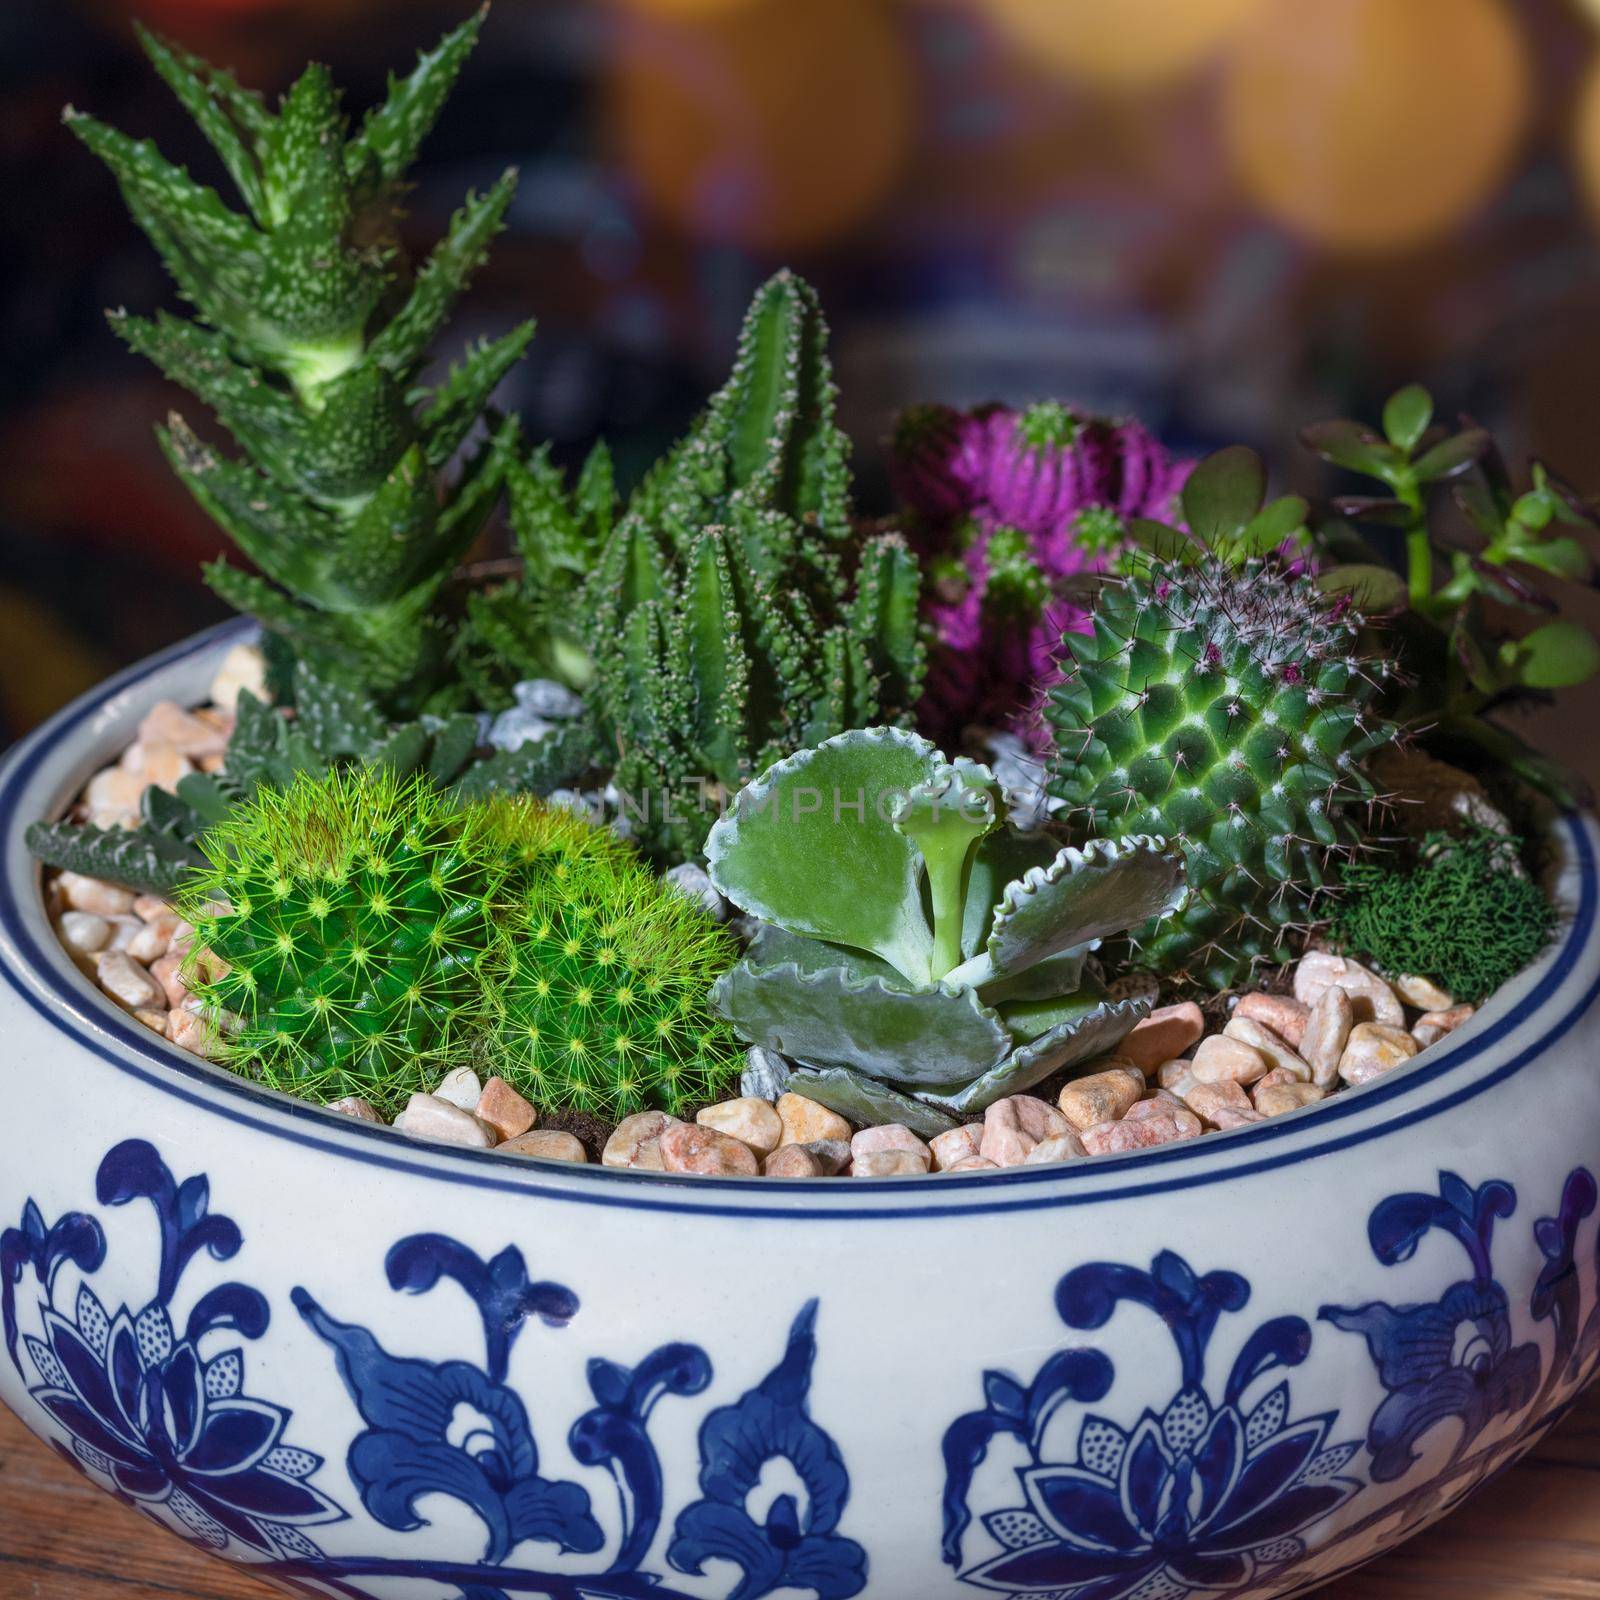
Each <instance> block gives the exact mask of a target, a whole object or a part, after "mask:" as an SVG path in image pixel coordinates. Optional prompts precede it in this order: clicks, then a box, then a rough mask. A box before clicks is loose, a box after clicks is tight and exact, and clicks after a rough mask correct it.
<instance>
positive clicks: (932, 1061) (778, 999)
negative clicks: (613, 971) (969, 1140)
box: [711, 961, 1012, 1085]
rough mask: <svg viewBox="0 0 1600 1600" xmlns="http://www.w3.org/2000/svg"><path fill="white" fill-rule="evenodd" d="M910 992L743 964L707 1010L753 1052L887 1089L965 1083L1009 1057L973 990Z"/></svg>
mask: <svg viewBox="0 0 1600 1600" xmlns="http://www.w3.org/2000/svg"><path fill="white" fill-rule="evenodd" d="M904 985H905V980H904V979H897V980H888V979H884V978H881V977H877V976H874V975H865V976H863V975H859V974H857V973H855V972H852V971H851V970H850V969H849V968H847V967H843V966H838V967H831V968H824V969H822V970H821V971H802V970H801V968H800V967H799V966H797V965H795V964H793V963H788V964H785V965H781V966H776V967H756V966H753V965H752V964H751V963H750V962H749V961H742V962H740V963H739V965H738V966H736V967H734V968H733V969H732V970H731V971H729V972H725V973H724V974H723V975H722V976H721V977H720V978H718V979H717V981H716V983H715V985H714V986H713V987H712V990H711V1003H712V1005H713V1006H714V1007H715V1008H716V1009H717V1010H718V1011H720V1012H721V1013H722V1015H723V1016H725V1017H726V1018H727V1019H728V1021H729V1022H731V1023H732V1024H733V1026H734V1028H735V1030H736V1031H737V1032H738V1034H739V1036H740V1037H741V1038H742V1039H747V1040H749V1041H750V1042H751V1043H752V1044H759V1045H765V1046H766V1048H767V1049H769V1050H777V1051H779V1052H781V1053H782V1054H783V1055H787V1056H798V1057H800V1058H801V1059H802V1060H805V1061H809V1062H813V1063H817V1064H820V1065H824V1066H847V1067H853V1068H854V1069H855V1070H856V1071H858V1072H864V1073H866V1074H867V1076H868V1077H872V1078H879V1079H882V1080H884V1081H886V1082H898V1083H918V1084H930V1083H931V1084H940V1085H949V1084H956V1083H964V1082H966V1081H967V1080H968V1079H969V1078H972V1077H974V1076H976V1075H977V1074H979V1073H982V1072H987V1071H988V1070H989V1069H990V1068H991V1067H993V1066H995V1065H997V1064H998V1063H999V1062H1000V1061H1001V1060H1002V1059H1004V1057H1005V1056H1006V1054H1007V1052H1009V1051H1010V1049H1011V1043H1012V1041H1011V1035H1010V1033H1009V1032H1008V1031H1007V1029H1006V1027H1005V1024H1004V1023H1003V1022H1001V1020H1000V1018H999V1016H998V1014H997V1013H996V1012H994V1011H992V1010H991V1009H990V1008H989V1007H988V1006H986V1005H984V1004H983V1002H982V1001H981V1000H979V998H978V997H977V995H976V994H975V993H974V992H973V991H972V990H971V989H952V988H949V987H947V986H944V985H938V986H935V987H931V988H924V989H909V988H906V987H905V986H904Z"/></svg>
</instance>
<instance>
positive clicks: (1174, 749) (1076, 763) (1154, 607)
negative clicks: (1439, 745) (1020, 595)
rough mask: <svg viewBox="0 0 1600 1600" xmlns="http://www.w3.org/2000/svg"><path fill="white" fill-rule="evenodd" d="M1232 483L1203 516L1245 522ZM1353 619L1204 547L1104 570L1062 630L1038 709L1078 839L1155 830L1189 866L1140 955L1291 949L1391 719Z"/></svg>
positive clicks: (1241, 499)
mask: <svg viewBox="0 0 1600 1600" xmlns="http://www.w3.org/2000/svg"><path fill="white" fill-rule="evenodd" d="M1198 476H1199V475H1198V474H1197V477H1198ZM1236 488H1237V492H1238V498H1237V499H1236V500H1235V501H1234V502H1233V504H1232V507H1231V509H1223V508H1220V507H1219V509H1218V510H1217V511H1216V512H1215V514H1214V515H1215V520H1216V521H1217V522H1218V523H1219V524H1228V525H1238V526H1240V527H1243V528H1245V529H1247V530H1248V529H1249V528H1250V527H1251V526H1252V524H1253V523H1255V522H1256V520H1257V519H1258V518H1260V517H1261V516H1262V515H1263V513H1262V510H1261V508H1260V506H1259V504H1258V501H1259V492H1260V490H1259V481H1258V480H1257V479H1256V478H1255V477H1254V475H1253V474H1244V475H1242V476H1241V477H1240V478H1239V479H1238V480H1237V482H1236ZM1292 509H1293V508H1291V511H1292ZM1280 516H1281V517H1282V519H1283V520H1284V521H1288V520H1290V512H1284V513H1280ZM1277 536H1278V529H1277V527H1276V525H1274V526H1273V527H1272V529H1271V532H1270V534H1265V533H1263V534H1260V535H1259V538H1258V536H1257V535H1254V534H1252V535H1249V538H1250V540H1251V542H1252V543H1256V542H1260V543H1265V542H1267V541H1268V539H1269V538H1270V539H1275V538H1276V537H1277ZM1359 634H1360V618H1359V615H1358V613H1357V612H1356V611H1355V610H1354V608H1353V607H1352V605H1351V603H1350V596H1348V595H1344V596H1341V597H1338V598H1336V599H1335V598H1331V597H1329V596H1327V595H1325V594H1323V593H1322V592H1321V591H1320V590H1319V589H1318V587H1317V584H1316V581H1315V580H1314V579H1313V578H1311V577H1309V576H1307V575H1304V574H1295V573H1293V572H1291V571H1290V570H1289V569H1288V568H1287V567H1286V566H1285V565H1284V564H1282V563H1281V562H1278V561H1276V560H1271V559H1269V560H1262V559H1259V558H1257V557H1254V556H1246V557H1244V558H1243V559H1242V560H1241V561H1239V562H1238V563H1237V564H1235V563H1233V562H1231V561H1230V560H1228V559H1226V558H1225V557H1224V556H1220V555H1215V554H1210V553H1205V552H1201V553H1199V554H1198V555H1194V556H1191V557H1188V558H1185V559H1183V560H1165V561H1163V560H1160V559H1156V558H1152V559H1150V560H1148V561H1146V562H1145V563H1144V564H1143V565H1142V567H1141V568H1140V569H1139V570H1137V571H1135V572H1132V573H1130V574H1129V575H1128V576H1126V577H1124V578H1122V579H1120V580H1117V581H1113V582H1109V583H1108V584H1107V585H1106V586H1105V587H1104V588H1103V589H1102V591H1101V593H1100V596H1099V599H1098V602H1097V605H1096V609H1095V613H1094V632H1093V633H1092V634H1091V635H1089V636H1087V637H1084V638H1077V637H1074V638H1071V639H1069V640H1068V641H1067V642H1068V644H1069V646H1070V651H1071V660H1070V662H1069V663H1068V664H1067V666H1066V667H1065V669H1064V672H1065V675H1064V677H1063V679H1062V681H1061V682H1060V683H1059V684H1057V685H1056V686H1055V687H1054V688H1053V689H1052V690H1051V691H1050V694H1049V697H1048V700H1047V702H1046V704H1045V707H1044V720H1045V723H1046V726H1047V728H1048V730H1049V733H1050V735H1051V738H1052V742H1053V751H1052V754H1051V756H1050V764H1049V771H1050V785H1051V792H1052V794H1053V795H1054V796H1055V797H1056V799H1057V800H1058V801H1059V802H1060V804H1061V807H1062V809H1061V812H1060V813H1059V816H1060V819H1061V820H1062V821H1063V822H1064V823H1065V824H1066V825H1067V826H1068V828H1069V829H1071V830H1074V831H1075V833H1076V834H1077V835H1078V836H1081V837H1093V836H1096V835H1099V834H1101V833H1104V832H1105V831H1106V830H1108V829H1138V830H1142V831H1145V832H1150V833H1159V834H1162V835H1165V836H1167V837H1170V838H1172V839H1174V840H1175V841H1177V843H1178V845H1179V846H1180V847H1181V849H1182V851H1183V856H1184V860H1185V863H1186V867H1187V874H1188V886H1189V897H1188V900H1187V902H1186V903H1185V905H1184V907H1183V908H1182V910H1181V911H1179V912H1178V913H1177V914H1176V915H1173V916H1170V917H1168V918H1166V919H1165V920H1164V921H1162V922H1152V923H1150V924H1149V925H1147V926H1145V927H1143V928H1140V929H1138V930H1136V932H1135V934H1134V940H1133V947H1132V950H1131V952H1130V953H1131V958H1132V959H1133V960H1134V961H1135V962H1136V964H1137V965H1139V966H1142V967H1146V968H1148V969H1150V970H1153V971H1155V972H1158V973H1173V974H1181V975H1183V976H1185V977H1187V978H1189V979H1192V980H1194V981H1196V982H1200V983H1204V984H1207V985H1210V986H1212V987H1216V988H1226V987H1228V986H1229V985H1231V984H1234V983H1236V982H1238V981H1240V980H1241V979H1243V978H1244V977H1246V976H1247V975H1248V974H1249V972H1250V971H1251V969H1252V968H1253V967H1254V966H1255V965H1256V964H1257V963H1259V962H1262V961H1285V960H1288V959H1289V958H1290V957H1291V956H1292V955H1294V954H1295V953H1296V952H1297V945H1296V940H1297V938H1298V937H1299V936H1301V935H1303V934H1304V933H1305V932H1306V931H1307V930H1308V929H1309V928H1310V927H1311V926H1313V925H1314V923H1315V922H1316V920H1317V918H1318V916H1319V915H1320V913H1321V909H1322V894H1323V891H1324V890H1325V888H1326V886H1327V885H1328V884H1329V882H1330V881H1333V880H1336V878H1337V866H1338V863H1339V861H1340V860H1341V859H1343V858H1345V857H1348V856H1349V855H1350V854H1351V853H1353V852H1354V851H1356V850H1357V849H1358V848H1359V847H1360V845H1361V844H1362V842H1363V839H1364V837H1365V835H1364V830H1363V820H1364V819H1363V817H1362V814H1361V813H1362V811H1363V809H1364V808H1365V807H1367V806H1368V805H1369V804H1370V803H1371V802H1372V801H1373V799H1374V798H1375V790H1374V786H1373V784H1372V782H1371V781H1370V779H1368V777H1367V776H1366V775H1365V773H1364V771H1363V769H1362V761H1363V758H1364V757H1365V756H1367V755H1368V754H1370V753H1371V752H1372V751H1373V750H1375V749H1377V748H1378V747H1380V746H1382V745H1384V744H1386V743H1388V742H1390V741H1391V740H1393V739H1394V738H1395V737H1396V736H1397V731H1396V729H1394V728H1393V727H1392V726H1391V725H1389V724H1387V723H1385V722H1384V721H1383V720H1382V719H1381V718H1380V717H1378V716H1376V715H1375V714H1374V713H1373V712H1372V711H1371V709H1370V702H1371V700H1372V698H1373V695H1374V692H1375V691H1376V689H1377V688H1378V687H1379V685H1380V684H1381V683H1382V682H1383V680H1384V678H1385V677H1386V675H1387V673H1388V671H1389V664H1388V662H1387V661H1386V660H1385V659H1384V658H1382V657H1381V656H1380V657H1376V658H1367V657H1365V656H1363V655H1362V654H1361V653H1360V651H1359V649H1358V636H1359Z"/></svg>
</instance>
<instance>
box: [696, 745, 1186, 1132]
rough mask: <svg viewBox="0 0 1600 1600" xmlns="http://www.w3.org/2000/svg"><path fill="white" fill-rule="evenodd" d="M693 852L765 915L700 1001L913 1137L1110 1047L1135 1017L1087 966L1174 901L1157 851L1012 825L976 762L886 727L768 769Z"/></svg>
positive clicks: (847, 1103) (850, 1106) (799, 1078)
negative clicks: (1069, 843)
mask: <svg viewBox="0 0 1600 1600" xmlns="http://www.w3.org/2000/svg"><path fill="white" fill-rule="evenodd" d="M706 853H707V862H708V870H709V872H710V874H711V878H712V881H713V882H714V883H715V884H716V886H717V888H718V889H720V890H721V892H722V893H723V894H724V895H726V896H727V897H728V898H729V899H730V900H732V901H733V902H734V904H736V905H738V906H740V907H741V908H742V909H743V910H745V911H746V912H748V913H749V914H750V915H752V916H754V917H758V918H760V919H761V926H760V927H759V929H758V931H757V932H756V935H755V937H754V939H753V941H752V943H751V946H750V949H749V952H748V955H747V956H746V958H745V960H743V961H742V962H740V964H739V965H738V966H736V967H734V968H733V969H732V970H731V971H730V972H729V973H728V974H727V975H726V976H725V977H723V978H721V979H720V980H719V981H718V983H717V986H716V989H715V990H714V991H713V1000H714V1002H715V1004H716V1005H717V1006H718V1008H719V1009H720V1010H721V1011H722V1012H723V1014H724V1015H725V1016H727V1017H728V1019H729V1020H730V1021H731V1022H732V1023H733V1025H734V1027H735V1029H736V1030H737V1031H738V1033H739V1034H740V1036H741V1037H743V1038H745V1039H747V1040H749V1041H751V1042H752V1043H754V1044H759V1045H762V1046H765V1047H766V1048H768V1049H772V1050H777V1051H780V1052H782V1053H783V1054H785V1055H788V1056H792V1057H794V1058H796V1059H797V1060H798V1061H799V1062H800V1063H801V1066H800V1070H799V1071H798V1072H797V1073H796V1075H795V1078H794V1081H793V1085H792V1086H793V1087H794V1088H795V1089H796V1090H797V1091H798V1092H800V1093H803V1094H806V1095H809V1096H811V1097H812V1098H814V1099H816V1100H819V1101H821V1102H822V1103H823V1104H825V1105H829V1106H832V1107H833V1108H834V1109H835V1110H837V1111H839V1112H841V1113H842V1114H844V1115H846V1116H852V1117H854V1118H856V1119H857V1120H858V1121H880V1122H881V1121H891V1122H904V1123H906V1124H907V1125H908V1126H910V1127H913V1128H918V1129H921V1130H924V1131H928V1132H937V1131H939V1130H940V1129H942V1128H944V1127H948V1126H951V1125H952V1124H953V1123H954V1121H955V1120H956V1119H957V1118H959V1117H960V1116H961V1115H963V1114H965V1113H969V1112H975V1111H981V1110H982V1109H983V1108H984V1107H985V1106H987V1105H989V1104H991V1103H992V1102H993V1101H995V1100H997V1099H999V1098H1001V1097H1002V1096H1004V1095H1007V1094H1015V1093H1018V1092H1020V1091H1022V1090H1024V1089H1027V1088H1029V1087H1030V1086H1031V1085H1033V1084H1035V1083H1037V1082H1039V1080H1040V1079H1042V1078H1044V1077H1045V1076H1047V1075H1048V1074H1050V1073H1051V1072H1054V1071H1056V1070H1058V1069H1059V1068H1062V1067H1066V1066H1070V1065H1072V1064H1074V1063H1076V1062H1078V1061H1082V1060H1085V1059H1087V1058H1088V1057H1090V1056H1094V1055H1098V1054H1101V1053H1102V1052H1104V1051H1106V1050H1109V1049H1111V1048H1112V1047H1113V1046H1114V1045H1115V1044H1116V1043H1117V1041H1118V1040H1119V1039H1121V1038H1122V1036H1123V1034H1125V1033H1126V1032H1127V1031H1128V1029H1130V1028H1131V1027H1132V1026H1133V1025H1134V1023H1135V1022H1137V1021H1138V1019H1139V1018H1140V1017H1141V1016H1142V1015H1144V1013H1145V1011H1146V1010H1147V1005H1146V1003H1145V1002H1144V1001H1142V1000H1137V999H1132V1000H1120V1001H1113V1000H1110V999H1108V998H1107V997H1106V994H1105V992H1104V990H1103V989H1102V988H1101V986H1100V985H1099V984H1098V983H1097V982H1096V981H1095V980H1094V979H1093V978H1092V977H1091V975H1090V974H1089V973H1088V971H1087V970H1086V961H1087V958H1088V956H1089V954H1090V952H1091V951H1092V950H1093V949H1094V948H1095V946H1096V945H1097V943H1098V942H1099V941H1100V940H1101V939H1103V938H1106V937H1108V936H1110V935H1112V934H1117V933H1120V932H1122V931H1123V930H1125V929H1128V928H1131V927H1135V926H1138V925H1140V924H1143V923H1145V922H1147V921H1149V920H1151V919H1160V918H1162V917H1164V916H1166V915H1168V914H1169V913H1170V912H1171V911H1173V909H1174V908H1175V907H1176V905H1177V904H1178V903H1179V900H1180V899H1181V897H1182V892H1183V890H1182V866H1181V861H1180V858H1179V855H1178V852H1177V851H1176V850H1173V849H1169V848H1168V847H1167V846H1166V844H1165V843H1164V842H1163V841H1161V840H1160V839H1155V838H1149V837H1142V836H1141V837H1130V838H1124V839H1119V840H1116V841H1111V840H1097V841H1095V842H1093V843H1091V844H1089V845H1087V846H1086V847H1085V848H1083V849H1081V850H1079V849H1073V848H1070V847H1068V848H1061V847H1060V846H1058V845H1057V843H1056V842H1055V841H1053V840H1051V839H1049V838H1047V837H1045V836H1044V835H1042V834H1037V833H1034V834H1025V833H1021V832H1019V831H1017V830H1016V829H1014V828H1012V827H1010V826H1009V825H1008V824H1007V823H1006V821H1005V803H1004V800H1003V799H1002V797H1001V794H1000V790H999V786H998V785H997V784H996V783H995V781H994V778H993V776H992V775H991V773H990V772H989V770H988V769H987V768H986V767H982V766H979V765H978V764H976V763H974V762H970V761H965V760H956V761H948V760H946V759H945V757H944V756H942V755H941V754H940V753H939V751H938V750H936V749H935V748H934V747H933V746H932V745H931V744H929V743H928V742H927V741H926V740H924V739H921V738H918V737H917V736H916V735H915V734H911V733H907V732H903V731H901V730H898V729H894V728H867V729H857V730H853V731H851V732H848V733H845V734H842V735H839V736H837V737H835V738H832V739H829V740H826V741H825V742H824V743H822V744H821V745H818V746H817V747H816V748H814V749H810V750H805V751H802V752H800V753H799V754H797V755H794V756H791V757H788V758H787V759H785V760H783V761H780V762H779V763H778V764H777V765H776V766H774V767H772V768H771V769H770V770H768V771H767V772H765V773H764V774H762V776H761V777H760V779H759V780H758V781H757V782H755V783H754V784H752V785H751V786H750V787H748V788H746V789H745V790H744V791H743V792H742V793H741V794H740V795H739V797H738V799H737V800H735V802H734V804H733V806H732V808H731V809H730V810H729V812H728V814H727V815H726V816H725V817H723V818H722V819H721V820H720V821H718V823H717V824H716V826H715V827H714V828H713V829H712V830H711V836H710V838H709V840H708V841H707V852H706Z"/></svg>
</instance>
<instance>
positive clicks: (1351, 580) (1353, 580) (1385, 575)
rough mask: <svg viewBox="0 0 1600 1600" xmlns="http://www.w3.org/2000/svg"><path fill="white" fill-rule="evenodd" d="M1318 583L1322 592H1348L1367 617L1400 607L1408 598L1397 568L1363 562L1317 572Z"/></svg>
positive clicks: (1403, 580)
mask: <svg viewBox="0 0 1600 1600" xmlns="http://www.w3.org/2000/svg"><path fill="white" fill-rule="evenodd" d="M1317 587H1318V588H1319V589H1320V590H1322V592H1323V593H1324V594H1347V595H1349V596H1350V600H1351V603H1352V604H1353V605H1354V606H1355V608H1356V610H1357V611H1359V612H1361V613H1362V615H1363V616H1369V617H1374V616H1382V615H1384V614H1385V613H1387V612H1390V611H1402V610H1404V609H1405V607H1406V605H1407V603H1408V600H1409V598H1410V597H1409V594H1408V592H1407V590H1406V581H1405V579H1404V578H1402V577H1401V576H1400V574H1399V573H1398V572H1395V571H1394V570H1393V569H1392V568H1390V567H1380V566H1377V565H1369V564H1367V563H1364V562H1355V563H1352V564H1351V565H1350V566H1346V567H1329V568H1328V570H1327V571H1326V572H1319V573H1318V574H1317Z"/></svg>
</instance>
